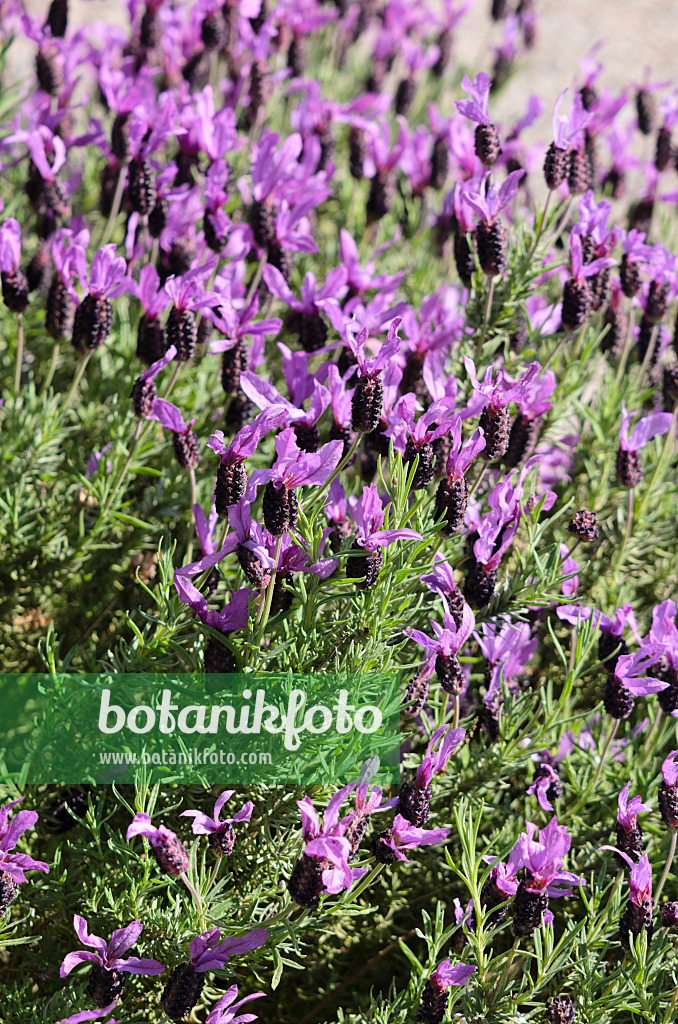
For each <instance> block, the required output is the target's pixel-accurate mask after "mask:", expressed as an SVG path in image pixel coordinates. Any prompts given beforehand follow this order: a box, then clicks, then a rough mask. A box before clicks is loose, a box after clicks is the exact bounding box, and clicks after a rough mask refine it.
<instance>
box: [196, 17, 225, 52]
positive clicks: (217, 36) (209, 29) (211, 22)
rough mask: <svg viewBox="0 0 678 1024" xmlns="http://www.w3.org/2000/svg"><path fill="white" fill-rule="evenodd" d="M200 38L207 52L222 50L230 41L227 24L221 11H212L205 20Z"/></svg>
mask: <svg viewBox="0 0 678 1024" xmlns="http://www.w3.org/2000/svg"><path fill="white" fill-rule="evenodd" d="M200 38H201V39H202V41H203V43H204V45H205V48H206V49H207V50H220V49H222V47H223V46H224V45H225V44H226V42H227V41H228V31H227V28H226V22H225V21H224V16H223V14H222V12H221V11H212V13H211V14H208V15H207V16H206V17H205V18H203V21H202V25H201V26H200Z"/></svg>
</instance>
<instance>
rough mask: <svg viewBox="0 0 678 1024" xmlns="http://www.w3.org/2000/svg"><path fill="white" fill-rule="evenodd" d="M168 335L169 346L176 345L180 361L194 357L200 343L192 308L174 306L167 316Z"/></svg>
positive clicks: (177, 356)
mask: <svg viewBox="0 0 678 1024" xmlns="http://www.w3.org/2000/svg"><path fill="white" fill-rule="evenodd" d="M166 335H167V345H168V348H169V347H170V346H171V345H176V349H177V355H176V358H177V360H178V361H179V362H180V363H185V362H187V361H188V360H189V359H192V358H193V356H194V355H195V349H196V345H197V343H198V328H197V324H196V322H195V314H194V313H193V312H192V310H190V309H177V307H176V306H172V308H171V309H170V311H169V316H168V317H167V327H166Z"/></svg>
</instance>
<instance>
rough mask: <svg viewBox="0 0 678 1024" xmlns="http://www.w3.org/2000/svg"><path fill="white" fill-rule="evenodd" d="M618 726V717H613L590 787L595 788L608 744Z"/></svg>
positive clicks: (609, 744)
mask: <svg viewBox="0 0 678 1024" xmlns="http://www.w3.org/2000/svg"><path fill="white" fill-rule="evenodd" d="M618 728H619V719H618V718H615V720H614V722H613V723H612V728H611V729H610V731H609V732H608V734H607V739H606V740H605V746H604V747H603V750H602V753H601V755H600V762H599V764H598V771H597V772H596V777H595V779H594V780H593V786H592V787H590V788H592V789H595V787H596V786H597V785H598V779H599V778H600V773H601V772H602V770H603V765H604V763H605V757H606V755H607V752H608V750H609V749H610V746H611V744H612V740H613V739H614V738H615V736H616V735H617V729H618Z"/></svg>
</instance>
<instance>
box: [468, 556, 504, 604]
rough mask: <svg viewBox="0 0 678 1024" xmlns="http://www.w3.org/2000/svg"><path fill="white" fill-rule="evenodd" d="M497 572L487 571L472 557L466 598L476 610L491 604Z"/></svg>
mask: <svg viewBox="0 0 678 1024" xmlns="http://www.w3.org/2000/svg"><path fill="white" fill-rule="evenodd" d="M497 575H498V573H497V570H496V569H487V568H486V567H485V566H484V565H481V564H480V562H477V561H476V559H475V558H474V557H472V561H471V565H470V566H469V569H468V571H467V573H466V579H465V580H464V597H465V598H466V600H467V601H468V603H469V604H471V605H474V606H475V607H476V608H484V607H485V605H486V604H489V603H490V601H491V599H492V595H493V594H494V588H495V587H496V585H497Z"/></svg>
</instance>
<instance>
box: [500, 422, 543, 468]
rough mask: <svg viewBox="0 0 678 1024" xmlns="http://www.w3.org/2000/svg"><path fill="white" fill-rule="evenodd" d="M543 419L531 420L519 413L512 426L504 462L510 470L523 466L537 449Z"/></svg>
mask: <svg viewBox="0 0 678 1024" xmlns="http://www.w3.org/2000/svg"><path fill="white" fill-rule="evenodd" d="M540 426H541V418H540V417H539V416H538V417H536V418H535V419H531V418H530V417H529V416H526V415H525V414H524V413H522V412H519V413H518V414H517V415H516V417H515V419H514V420H513V423H512V424H511V433H510V434H509V442H508V448H507V451H506V456H505V458H504V462H505V464H506V466H507V467H508V468H509V469H513V468H514V467H515V466H521V465H522V464H523V463H524V462H525V461H526V460H527V459H528V458H529V457H530V455H531V454H532V452H533V451H534V449H535V448H536V447H537V441H538V440H539V427H540Z"/></svg>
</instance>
